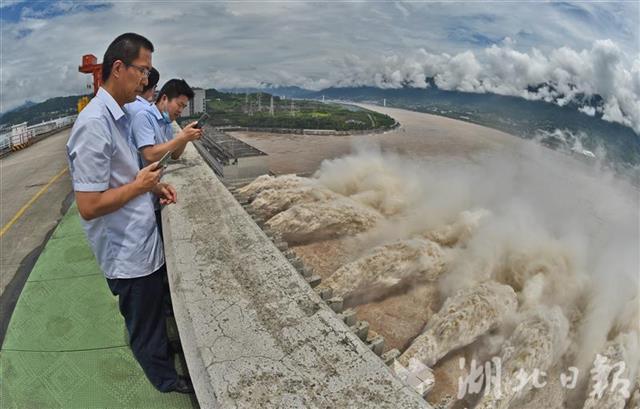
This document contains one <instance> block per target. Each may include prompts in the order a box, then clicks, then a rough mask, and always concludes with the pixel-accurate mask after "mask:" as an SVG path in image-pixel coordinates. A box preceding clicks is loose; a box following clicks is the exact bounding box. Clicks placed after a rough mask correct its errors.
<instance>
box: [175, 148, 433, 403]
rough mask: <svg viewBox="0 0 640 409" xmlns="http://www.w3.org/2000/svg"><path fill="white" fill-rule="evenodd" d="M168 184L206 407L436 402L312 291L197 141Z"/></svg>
mask: <svg viewBox="0 0 640 409" xmlns="http://www.w3.org/2000/svg"><path fill="white" fill-rule="evenodd" d="M164 181H166V182H169V183H171V184H173V185H174V186H175V187H176V189H177V190H178V203H177V204H176V205H172V206H169V207H167V208H165V209H164V210H163V226H164V235H165V250H166V256H167V266H168V270H169V277H170V279H169V281H170V285H171V292H172V298H173V306H174V310H175V314H176V321H177V324H178V328H179V331H180V337H181V339H182V344H183V347H184V351H185V357H186V360H187V363H188V366H189V371H190V373H191V377H192V379H193V381H194V386H195V389H196V394H197V397H198V400H199V402H200V405H201V406H202V407H206V408H210V407H223V408H228V407H238V408H293V407H304V408H368V407H371V408H373V407H375V408H428V407H429V406H428V404H427V403H426V402H425V401H424V400H422V398H421V397H419V396H418V395H417V394H416V393H414V392H413V391H412V390H410V389H409V388H408V387H407V386H405V385H404V384H402V383H401V382H400V381H399V380H398V379H396V378H395V377H394V376H393V375H392V373H391V371H390V370H389V369H388V368H387V367H386V366H385V365H384V364H383V363H382V361H381V360H380V358H378V357H377V356H375V355H374V353H373V352H371V351H370V350H369V349H368V348H367V347H366V346H365V345H364V344H363V343H362V342H361V341H360V340H359V339H357V337H356V336H355V335H354V334H352V333H351V332H350V331H349V329H348V327H347V326H346V325H345V324H343V323H342V322H341V321H340V320H339V319H338V318H337V317H336V316H335V314H334V313H333V312H332V311H331V310H330V309H329V308H328V307H327V306H326V305H324V303H323V302H322V301H321V299H320V297H319V296H318V295H317V294H316V293H315V292H314V291H313V290H311V289H310V288H309V286H308V285H307V283H306V282H305V281H304V279H303V278H302V277H301V276H299V275H298V273H297V272H296V271H295V270H294V268H293V267H292V266H291V265H290V264H289V263H288V262H287V260H286V258H285V257H284V256H283V255H282V254H281V253H280V252H279V251H278V250H277V249H276V247H275V246H274V244H273V243H272V242H270V241H269V240H268V238H267V237H266V235H265V234H264V232H262V230H260V229H259V227H258V226H257V225H256V224H255V223H254V222H253V221H252V220H251V219H250V218H249V217H248V215H247V214H246V213H245V211H244V210H243V209H242V207H241V206H240V205H239V204H238V203H237V202H236V200H235V199H234V198H233V196H232V195H231V194H230V193H229V192H228V191H227V189H226V188H225V187H224V186H223V185H222V183H221V182H220V181H219V180H218V179H217V178H216V177H215V176H214V174H213V172H212V171H211V170H210V169H209V168H208V166H207V165H206V164H205V163H204V162H203V160H202V159H201V158H200V156H199V154H198V153H197V152H196V150H195V149H194V148H193V146H191V145H189V146H188V147H187V150H186V151H185V154H184V155H183V159H181V161H180V162H179V163H176V164H173V165H171V166H170V167H169V169H168V172H167V173H166V175H165V177H164Z"/></svg>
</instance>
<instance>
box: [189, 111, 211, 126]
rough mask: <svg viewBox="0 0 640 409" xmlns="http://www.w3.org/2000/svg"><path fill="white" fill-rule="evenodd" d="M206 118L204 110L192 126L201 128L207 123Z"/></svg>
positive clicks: (207, 116) (207, 115)
mask: <svg viewBox="0 0 640 409" xmlns="http://www.w3.org/2000/svg"><path fill="white" fill-rule="evenodd" d="M207 119H209V114H207V113H206V112H205V113H204V114H202V116H201V117H200V118H199V119H198V122H196V124H195V125H194V126H193V127H194V128H196V129H202V127H203V126H204V125H205V124H206V123H207Z"/></svg>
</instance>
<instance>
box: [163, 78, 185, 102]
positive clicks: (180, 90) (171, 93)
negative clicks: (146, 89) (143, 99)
mask: <svg viewBox="0 0 640 409" xmlns="http://www.w3.org/2000/svg"><path fill="white" fill-rule="evenodd" d="M163 95H166V96H167V98H169V99H174V98H177V97H179V96H180V95H184V96H186V97H187V98H189V99H193V95H194V94H193V90H192V89H191V87H190V86H189V84H187V81H185V80H179V79H177V78H174V79H171V80H169V81H167V82H166V83H165V84H164V85H163V86H162V89H161V90H160V93H159V94H158V98H157V99H156V102H158V101H160V98H162V96H163Z"/></svg>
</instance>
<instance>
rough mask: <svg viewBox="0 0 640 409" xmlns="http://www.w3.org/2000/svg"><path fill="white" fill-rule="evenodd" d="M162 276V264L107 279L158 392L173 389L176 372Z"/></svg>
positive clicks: (137, 355) (134, 348)
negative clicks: (132, 275) (137, 274)
mask: <svg viewBox="0 0 640 409" xmlns="http://www.w3.org/2000/svg"><path fill="white" fill-rule="evenodd" d="M165 276H166V267H165V266H164V265H163V266H162V267H161V268H160V269H158V270H157V271H155V272H154V273H152V274H150V275H148V276H144V277H137V278H128V279H125V278H119V279H107V283H108V284H109V288H110V289H111V292H112V293H113V294H114V295H117V296H118V303H119V306H120V313H121V314H122V316H123V317H124V320H125V323H126V325H127V332H128V333H129V345H131V350H132V351H133V355H134V356H135V358H136V360H137V361H138V363H139V364H140V366H141V367H142V369H143V370H144V373H145V375H147V378H149V381H150V382H151V383H152V384H153V386H155V387H156V389H158V390H159V391H161V392H168V391H171V390H173V387H174V385H175V382H176V379H177V376H178V374H177V372H176V368H175V364H174V361H173V357H172V355H171V353H170V352H169V338H168V337H167V327H166V317H165V306H166V304H165V299H166V297H167V296H168V294H166V292H167V290H166V285H165V283H164V277H165Z"/></svg>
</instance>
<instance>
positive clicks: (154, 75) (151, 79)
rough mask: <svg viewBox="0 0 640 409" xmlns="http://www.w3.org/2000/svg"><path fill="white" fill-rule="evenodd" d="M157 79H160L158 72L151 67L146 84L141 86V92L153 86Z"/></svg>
mask: <svg viewBox="0 0 640 409" xmlns="http://www.w3.org/2000/svg"><path fill="white" fill-rule="evenodd" d="M158 81H160V73H159V72H158V70H156V69H155V68H153V67H152V68H151V71H149V79H148V82H147V85H146V86H145V87H144V88H142V93H145V92H147V91H149V90H150V89H151V88H153V87H155V86H156V85H157V84H158Z"/></svg>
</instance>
